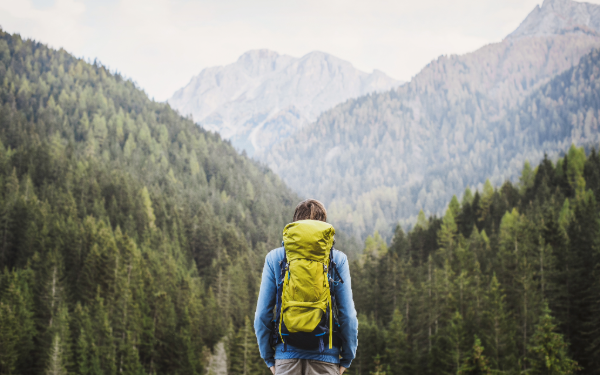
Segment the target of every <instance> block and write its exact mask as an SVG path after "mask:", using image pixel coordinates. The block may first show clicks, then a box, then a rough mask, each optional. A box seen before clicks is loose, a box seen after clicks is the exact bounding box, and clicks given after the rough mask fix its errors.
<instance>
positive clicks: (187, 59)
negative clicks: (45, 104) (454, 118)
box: [0, 0, 600, 100]
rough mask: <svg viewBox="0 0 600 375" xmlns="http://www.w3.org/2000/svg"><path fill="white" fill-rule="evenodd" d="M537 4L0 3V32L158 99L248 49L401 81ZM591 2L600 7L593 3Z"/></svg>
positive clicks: (511, 24) (433, 0)
mask: <svg viewBox="0 0 600 375" xmlns="http://www.w3.org/2000/svg"><path fill="white" fill-rule="evenodd" d="M540 2H541V0H503V1H498V0H453V1H447V0H421V1H412V0H370V1H367V0H285V1H281V0H253V1H248V0H102V1H100V0H54V3H53V4H51V5H50V6H46V7H44V8H37V7H35V6H34V5H33V3H32V0H17V1H15V0H0V24H1V25H2V27H3V28H4V29H5V30H7V31H10V32H19V33H21V34H22V35H23V36H27V37H33V38H35V39H37V40H40V41H42V42H45V43H49V44H50V45H51V46H53V47H64V48H66V49H67V50H69V51H71V52H73V53H74V54H75V55H77V56H85V57H86V58H90V59H94V58H98V59H99V60H100V61H102V62H103V63H104V64H106V65H108V66H109V67H110V68H111V69H113V70H118V71H120V72H121V73H122V74H124V75H125V76H127V77H131V78H132V79H134V80H135V81H136V82H138V84H139V85H140V86H141V87H142V88H144V89H145V90H146V91H147V92H148V93H149V95H150V96H152V97H155V98H156V99H157V100H165V99H167V98H168V97H169V96H170V95H171V94H172V93H173V92H174V91H175V90H176V89H178V88H179V87H181V86H183V85H185V84H186V83H187V82H188V81H189V79H190V78H191V77H192V76H193V75H196V74H198V73H199V72H200V70H201V69H203V68H205V67H208V66H214V65H223V64H227V63H230V62H233V61H235V60H236V59H237V57H238V56H239V55H241V54H242V53H243V52H245V51H247V50H249V49H255V48H269V49H272V50H275V51H278V52H280V53H287V54H290V55H293V56H301V55H304V54H305V53H308V52H310V51H313V50H321V51H324V52H328V53H331V54H333V55H335V56H338V57H340V58H343V59H346V60H348V61H350V62H352V63H353V64H354V65H355V66H357V67H358V68H360V69H363V70H366V71H371V70H372V69H375V68H376V69H381V70H383V71H384V72H386V73H387V74H389V75H390V76H392V77H394V78H398V79H404V80H408V79H410V77H412V76H413V75H415V74H416V73H418V71H419V70H420V69H421V68H422V67H423V66H424V65H425V64H427V63H428V62H429V61H431V60H432V59H434V58H436V57H438V56H439V55H441V54H450V53H465V52H468V51H472V50H475V49H477V48H478V47H480V46H482V45H484V44H487V43H490V42H495V41H499V40H501V39H502V38H503V37H504V36H505V35H507V34H508V33H510V32H511V31H512V30H514V29H515V28H516V27H517V26H518V25H519V23H520V22H521V21H522V20H523V19H524V18H525V16H526V15H527V14H528V13H529V12H530V11H531V10H532V9H533V8H534V6H535V5H536V4H539V3H540ZM594 2H600V0H595V1H594Z"/></svg>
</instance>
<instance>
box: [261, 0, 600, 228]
mask: <svg viewBox="0 0 600 375" xmlns="http://www.w3.org/2000/svg"><path fill="white" fill-rule="evenodd" d="M564 3H565V2H564V1H562V0H555V1H546V2H544V4H543V6H542V7H541V8H540V9H539V10H538V11H534V12H533V13H532V15H530V16H529V17H528V19H531V17H534V19H539V18H540V16H539V15H544V14H552V12H557V10H561V9H562V10H565V11H569V12H570V9H572V8H573V7H575V8H577V6H578V3H575V2H568V3H569V4H571V5H572V7H560V6H558V5H560V4H564ZM577 9H579V8H577ZM585 9H588V10H590V11H589V14H593V15H595V14H598V9H599V6H596V5H586V7H585ZM568 14H570V13H568ZM568 14H566V15H561V17H563V18H567V16H568ZM542 19H544V18H543V17H542ZM597 21H598V20H597V19H595V20H590V21H589V22H588V23H587V24H590V25H593V24H595V22H597ZM530 22H532V21H527V20H526V21H525V22H524V25H529V24H530ZM565 25H566V26H565V27H566V28H557V29H556V30H555V33H554V34H552V35H538V34H543V33H542V32H541V31H540V30H547V28H546V27H545V26H544V24H538V26H539V28H540V29H539V30H537V29H535V28H532V27H529V26H528V27H527V29H528V30H529V32H530V33H532V35H521V36H518V37H517V36H515V35H514V34H511V36H509V37H507V38H505V39H504V40H503V41H502V42H499V43H494V44H490V45H487V46H484V47H482V48H481V49H479V50H477V51H475V52H472V53H469V54H466V55H462V56H455V55H454V56H441V57H440V58H438V59H437V60H435V61H432V62H431V63H430V64H429V65H427V66H426V67H425V68H424V69H423V70H422V71H421V72H420V73H419V74H418V75H416V76H415V77H414V78H413V80H412V81H411V82H409V83H407V84H405V85H403V86H401V87H399V88H398V89H395V90H392V91H389V92H384V93H378V94H372V95H369V96H364V97H360V98H357V99H352V100H349V101H347V102H345V103H343V104H340V105H338V106H337V107H335V108H333V109H331V110H329V111H326V112H324V113H323V114H322V115H321V116H320V117H319V119H318V120H317V121H316V122H315V123H313V124H311V125H310V126H307V127H305V128H303V129H302V130H301V131H299V132H298V133H296V134H294V135H293V136H292V137H290V138H288V139H287V140H285V141H283V142H281V143H279V144H277V145H275V146H274V147H273V148H272V149H271V151H270V152H269V153H268V154H267V155H266V156H264V158H263V160H264V161H266V162H267V164H268V165H269V166H271V168H273V170H274V171H275V172H277V173H278V174H279V175H280V176H282V178H283V179H284V181H286V182H287V184H288V185H289V186H291V187H292V188H294V189H295V190H296V191H297V192H298V193H300V194H301V195H303V196H312V197H316V198H319V199H322V200H323V201H324V202H325V203H326V204H327V205H328V207H329V213H330V216H331V219H332V221H333V223H334V224H335V225H337V227H339V228H343V229H344V230H345V231H347V232H349V233H353V234H354V235H356V236H359V237H362V238H364V237H365V236H366V235H367V234H369V233H373V231H376V230H377V231H379V232H380V233H382V234H383V235H384V236H385V237H387V238H389V237H390V236H391V230H392V228H393V226H394V225H395V223H397V222H398V221H400V222H401V223H402V224H406V225H410V224H411V223H414V221H415V220H416V217H417V213H418V212H419V211H420V210H424V211H425V212H429V213H431V214H436V213H437V214H439V213H441V212H442V211H443V209H444V207H445V205H446V202H448V201H449V200H450V197H452V195H454V194H460V193H461V192H462V191H463V190H464V188H465V187H466V186H467V185H470V186H479V187H481V186H482V184H483V182H484V181H483V177H482V176H489V177H490V179H491V181H492V182H493V183H496V184H498V183H501V182H502V181H504V180H505V179H510V178H515V177H516V176H517V174H518V172H519V171H520V169H521V168H522V167H523V163H524V162H525V160H527V159H528V160H530V161H531V162H537V161H539V160H540V159H541V158H542V157H543V154H544V152H545V151H548V152H550V151H552V152H555V151H556V150H559V149H561V147H556V145H558V144H559V143H560V144H562V145H563V146H564V144H569V143H570V142H575V143H576V144H581V143H582V142H587V141H590V142H591V141H594V140H596V139H597V138H596V134H597V129H596V128H594V127H593V126H592V127H591V128H589V129H590V132H591V133H581V134H584V136H583V137H574V136H572V135H573V134H574V133H572V132H571V129H572V128H573V127H578V126H579V125H576V124H579V122H578V121H580V119H579V118H578V119H577V121H576V122H573V121H575V120H574V119H570V120H569V121H568V122H565V121H566V120H565V119H564V118H559V117H553V118H552V120H551V119H548V120H547V121H550V120H551V121H550V122H546V123H542V122H538V121H535V120H534V121H530V122H528V123H523V122H522V121H521V122H520V121H519V118H520V117H522V116H520V117H507V116H508V115H509V113H511V111H513V110H517V111H527V110H528V108H522V107H519V106H520V105H521V104H522V103H523V102H524V101H525V99H526V98H527V97H528V96H530V95H532V94H534V93H535V92H537V91H539V90H542V91H540V92H543V90H546V89H547V88H548V87H549V86H547V85H546V84H547V83H548V82H549V81H550V80H551V79H552V78H553V77H555V76H556V75H557V74H560V73H562V72H564V71H566V70H568V69H570V68H571V67H572V66H573V65H576V64H577V63H578V62H579V60H580V58H581V57H582V56H585V55H586V54H588V53H589V52H590V51H591V50H592V49H593V48H597V47H600V37H599V36H598V34H596V33H595V32H589V31H585V32H584V31H582V30H583V29H584V28H587V26H585V25H583V26H582V27H581V28H573V27H571V26H572V25H571V24H570V23H565ZM523 27H524V26H523V25H521V26H520V27H519V29H522V28H523ZM586 30H587V29H586ZM538 31H540V32H538ZM544 32H545V31H544ZM592 82H593V80H592ZM563 83H564V84H566V83H565V82H563ZM573 84H574V83H573ZM590 84H592V86H580V85H579V84H577V85H575V84H574V86H570V90H575V91H574V94H573V95H576V94H580V93H582V91H580V90H583V91H585V92H587V91H589V90H593V87H594V86H593V83H590ZM586 90H587V91H586ZM563 104H564V103H562V102H558V103H556V104H555V105H557V106H561V105H563ZM593 109H594V108H593ZM557 110H558V109H557ZM533 112H535V111H533ZM513 120H514V122H512V121H513ZM525 126H527V127H534V128H538V129H535V130H534V131H533V133H536V132H538V131H542V129H546V131H549V133H548V134H550V139H549V142H551V143H552V144H550V143H549V144H546V143H540V141H541V139H542V138H539V139H538V138H528V137H526V136H525V134H526V133H527V132H529V131H530V129H528V128H525ZM503 129H504V130H503ZM549 129H555V130H552V131H551V130H549ZM556 129H560V130H556ZM544 134H546V133H544ZM561 142H562V143H561ZM554 155H555V153H553V154H552V156H553V157H554Z"/></svg>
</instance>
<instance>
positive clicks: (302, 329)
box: [275, 220, 343, 351]
mask: <svg viewBox="0 0 600 375" xmlns="http://www.w3.org/2000/svg"><path fill="white" fill-rule="evenodd" d="M334 235H335V229H334V228H333V226H331V225H330V224H328V223H325V222H322V221H316V220H300V221H297V222H294V223H291V224H288V225H287V226H286V227H285V229H284V230H283V244H284V248H285V256H286V257H285V259H284V260H283V261H282V262H281V264H280V265H281V275H280V277H279V278H278V281H277V284H278V285H277V304H276V306H277V308H276V314H277V315H276V318H275V324H276V331H277V334H278V335H277V336H278V337H277V339H276V342H275V343H277V342H278V341H279V340H281V342H283V343H284V347H285V348H287V344H290V345H293V346H295V347H299V348H302V349H316V348H319V349H320V350H321V351H323V350H324V346H325V345H324V339H327V340H328V347H329V348H330V349H331V348H332V347H333V345H334V339H336V341H337V337H334V328H336V327H339V324H337V319H335V317H334V313H335V312H334V309H335V307H334V305H335V297H332V295H333V293H332V290H331V285H330V284H331V283H332V282H333V277H334V268H335V267H334V266H335V263H333V259H332V256H331V251H332V250H333V244H334ZM335 271H337V270H335ZM338 275H339V274H338ZM342 282H343V281H342ZM334 321H335V326H334ZM336 331H337V330H336ZM336 346H338V345H337V342H336Z"/></svg>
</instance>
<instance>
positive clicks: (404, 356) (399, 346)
mask: <svg viewBox="0 0 600 375" xmlns="http://www.w3.org/2000/svg"><path fill="white" fill-rule="evenodd" d="M386 335H387V336H386V342H385V363H386V364H387V368H388V370H387V373H388V375H404V374H412V373H414V367H413V358H412V355H411V352H410V348H409V344H408V338H407V335H406V326H405V323H404V319H403V317H402V314H400V311H399V310H395V311H394V314H393V316H392V321H391V322H390V325H389V328H388V330H387V332H386ZM376 366H377V364H376Z"/></svg>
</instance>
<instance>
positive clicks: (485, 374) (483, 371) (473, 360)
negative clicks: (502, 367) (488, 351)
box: [458, 335, 492, 375]
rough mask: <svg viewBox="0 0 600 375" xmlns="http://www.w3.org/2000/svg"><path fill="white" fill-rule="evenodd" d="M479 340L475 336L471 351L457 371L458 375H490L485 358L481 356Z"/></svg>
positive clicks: (481, 350)
mask: <svg viewBox="0 0 600 375" xmlns="http://www.w3.org/2000/svg"><path fill="white" fill-rule="evenodd" d="M483 349H484V348H483V346H482V345H481V340H479V337H477V335H475V340H474V342H473V349H471V352H470V353H469V354H468V355H467V356H466V357H465V360H464V362H463V364H462V365H461V367H460V369H459V370H458V374H459V375H491V374H492V371H491V370H490V366H489V365H488V360H487V358H486V357H485V356H484V355H483Z"/></svg>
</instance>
